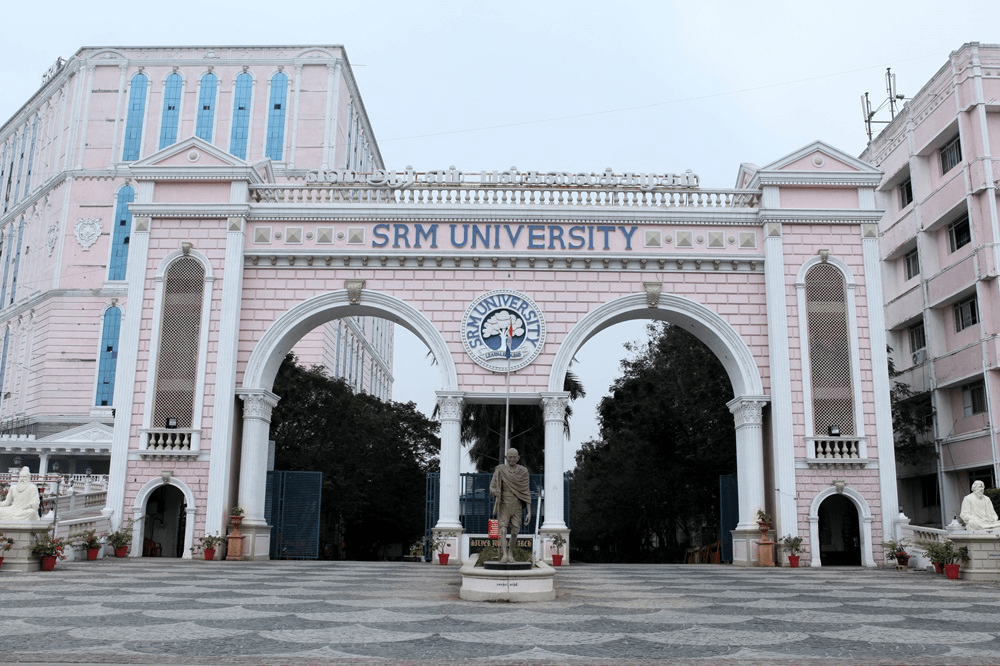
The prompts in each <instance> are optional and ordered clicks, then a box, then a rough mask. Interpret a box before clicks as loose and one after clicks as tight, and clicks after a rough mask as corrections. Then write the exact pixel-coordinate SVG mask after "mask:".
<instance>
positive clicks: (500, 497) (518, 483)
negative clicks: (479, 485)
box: [490, 449, 531, 564]
mask: <svg viewBox="0 0 1000 666" xmlns="http://www.w3.org/2000/svg"><path fill="white" fill-rule="evenodd" d="M519 457H520V456H518V453H517V449H507V455H506V458H507V464H506V465H497V468H496V470H495V471H494V472H493V479H492V480H491V481H490V495H492V496H493V497H495V498H496V500H495V502H494V504H493V514H494V515H495V516H496V517H497V518H498V521H497V522H498V523H499V528H500V529H499V536H500V563H501V564H508V563H510V562H513V561H514V557H513V553H514V546H515V544H516V543H517V534H518V532H520V531H521V513H522V511H523V510H525V509H527V511H528V514H527V517H526V518H525V519H524V522H525V523H526V524H527V523H530V522H531V490H530V488H529V485H528V468H527V467H525V466H524V465H518V464H517V461H518V458H519ZM508 529H509V530H510V543H509V544H508V543H507V530H508Z"/></svg>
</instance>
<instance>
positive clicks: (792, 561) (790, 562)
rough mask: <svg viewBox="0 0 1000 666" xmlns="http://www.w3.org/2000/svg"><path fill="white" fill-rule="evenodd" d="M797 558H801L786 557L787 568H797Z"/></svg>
mask: <svg viewBox="0 0 1000 666" xmlns="http://www.w3.org/2000/svg"><path fill="white" fill-rule="evenodd" d="M799 557H801V556H800V555H789V556H788V566H790V567H792V568H793V569H794V568H797V567H798V566H799Z"/></svg>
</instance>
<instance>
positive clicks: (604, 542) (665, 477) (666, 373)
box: [571, 324, 736, 561]
mask: <svg viewBox="0 0 1000 666" xmlns="http://www.w3.org/2000/svg"><path fill="white" fill-rule="evenodd" d="M648 330H649V333H650V336H649V339H648V340H647V341H646V342H645V343H644V344H635V343H630V344H628V345H626V348H627V349H629V350H630V351H632V352H635V353H636V354H637V355H636V356H635V357H634V358H632V359H629V360H625V361H623V362H622V370H623V374H622V376H621V377H620V378H619V379H617V380H616V381H615V383H614V384H613V385H612V387H611V395H609V396H607V397H605V398H604V399H603V400H602V401H601V403H600V406H599V407H598V411H599V415H600V424H601V440H600V441H591V442H587V443H586V444H584V446H583V447H582V448H581V450H580V451H579V452H578V453H577V458H576V462H577V464H576V468H575V470H574V473H573V492H572V514H571V515H572V520H573V536H574V544H575V546H576V547H579V548H580V549H581V550H580V553H579V554H578V557H581V556H582V557H589V556H590V554H591V553H598V557H601V558H603V559H610V560H617V561H677V560H678V559H680V558H681V557H682V556H683V552H684V548H685V547H686V546H687V544H688V543H690V542H691V541H692V540H693V537H694V536H695V533H696V532H701V533H705V534H709V535H713V536H712V537H711V538H712V539H713V540H714V534H715V533H717V531H718V521H719V496H718V495H719V476H720V475H722V474H731V473H733V472H734V471H735V469H736V442H735V438H736V434H735V428H734V426H733V417H732V414H731V413H730V412H729V409H728V408H727V407H726V402H728V401H729V400H730V399H731V398H732V395H733V391H732V385H731V383H730V381H729V378H728V375H727V374H726V372H725V369H724V368H723V367H722V364H721V363H720V362H719V360H718V359H717V358H716V357H715V355H714V354H713V353H712V352H711V351H710V350H709V349H708V348H707V347H705V345H704V344H702V343H701V342H700V341H699V340H698V339H697V338H695V337H694V336H693V335H691V334H690V333H687V332H686V331H684V330H683V329H681V328H679V327H676V326H670V325H667V324H659V325H650V327H649V329H648ZM697 536H698V537H699V538H700V537H701V534H698V535H697ZM595 547H596V550H595Z"/></svg>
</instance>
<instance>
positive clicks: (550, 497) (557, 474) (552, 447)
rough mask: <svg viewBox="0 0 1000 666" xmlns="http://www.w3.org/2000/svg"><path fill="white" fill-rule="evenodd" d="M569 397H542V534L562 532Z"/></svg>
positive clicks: (543, 395)
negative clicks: (543, 495) (543, 532)
mask: <svg viewBox="0 0 1000 666" xmlns="http://www.w3.org/2000/svg"><path fill="white" fill-rule="evenodd" d="M568 403H569V393H568V392H565V391H560V392H558V393H543V394H542V413H543V414H544V416H545V486H544V488H545V521H544V522H543V523H542V528H541V529H544V530H549V529H552V530H560V529H562V530H564V529H566V516H565V512H564V511H563V493H564V492H565V491H564V489H563V446H564V444H565V442H566V430H565V418H566V405H567V404H568Z"/></svg>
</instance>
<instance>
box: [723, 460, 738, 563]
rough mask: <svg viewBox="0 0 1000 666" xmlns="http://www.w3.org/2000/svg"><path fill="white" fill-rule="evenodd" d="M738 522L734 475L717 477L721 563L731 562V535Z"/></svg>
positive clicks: (736, 487) (736, 491) (736, 490)
mask: <svg viewBox="0 0 1000 666" xmlns="http://www.w3.org/2000/svg"><path fill="white" fill-rule="evenodd" d="M739 521H740V497H739V492H738V486H737V483H736V475H735V474H727V475H724V476H720V477H719V532H720V534H719V541H721V542H722V558H721V559H722V561H723V562H732V561H733V533H732V530H734V529H736V524H737V523H739Z"/></svg>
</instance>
